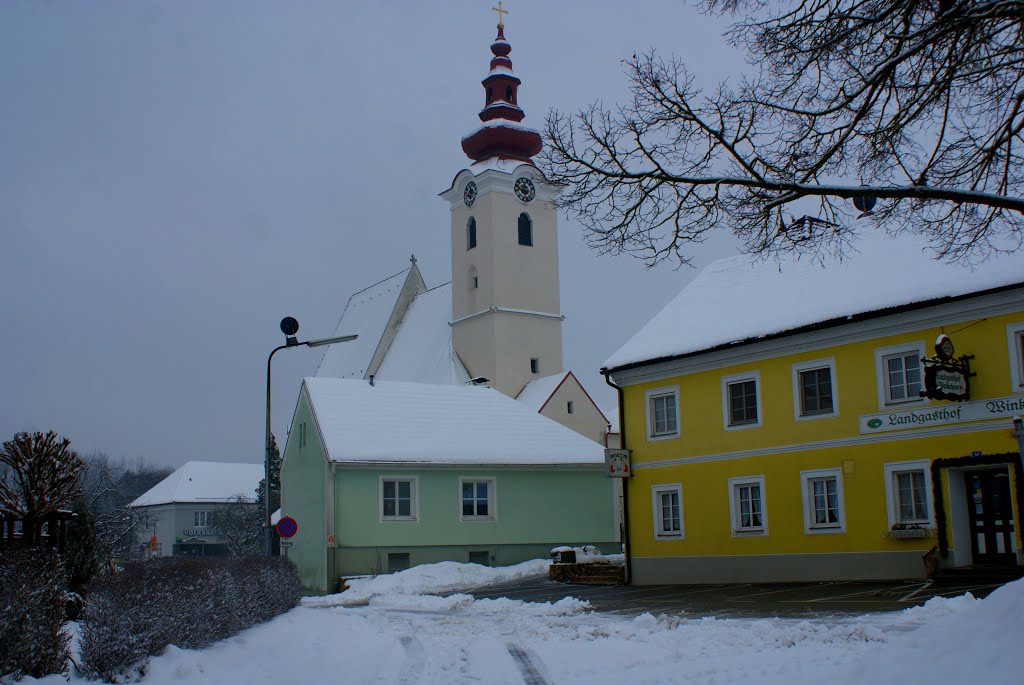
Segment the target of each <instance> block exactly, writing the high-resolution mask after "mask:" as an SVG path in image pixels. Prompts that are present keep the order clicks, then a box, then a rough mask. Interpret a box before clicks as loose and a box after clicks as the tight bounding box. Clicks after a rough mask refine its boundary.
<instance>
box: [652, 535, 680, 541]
mask: <svg viewBox="0 0 1024 685" xmlns="http://www.w3.org/2000/svg"><path fill="white" fill-rule="evenodd" d="M654 539H655V540H682V539H683V534H682V533H655V534H654Z"/></svg>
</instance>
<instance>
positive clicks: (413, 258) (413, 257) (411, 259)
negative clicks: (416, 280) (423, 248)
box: [409, 255, 416, 264]
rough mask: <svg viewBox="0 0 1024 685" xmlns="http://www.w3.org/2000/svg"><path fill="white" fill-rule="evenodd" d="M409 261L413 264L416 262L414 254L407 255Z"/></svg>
mask: <svg viewBox="0 0 1024 685" xmlns="http://www.w3.org/2000/svg"><path fill="white" fill-rule="evenodd" d="M409 261H410V262H412V263H413V264H415V263H416V255H412V256H411V257H409Z"/></svg>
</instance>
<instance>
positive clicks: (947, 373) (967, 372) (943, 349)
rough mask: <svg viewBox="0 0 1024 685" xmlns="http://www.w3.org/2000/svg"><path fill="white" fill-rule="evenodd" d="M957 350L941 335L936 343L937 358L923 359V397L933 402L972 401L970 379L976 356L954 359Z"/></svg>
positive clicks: (950, 341)
mask: <svg viewBox="0 0 1024 685" xmlns="http://www.w3.org/2000/svg"><path fill="white" fill-rule="evenodd" d="M955 353H956V349H955V348H954V347H953V341H952V340H951V339H950V337H949V336H948V335H940V336H939V337H938V339H937V340H936V341H935V356H934V357H923V358H922V359H921V362H922V363H923V364H924V390H922V391H921V396H922V397H927V398H928V399H931V400H950V401H953V402H965V401H967V400H969V399H971V393H970V384H969V383H968V380H967V379H968V378H970V377H971V376H973V375H975V374H973V373H971V360H972V359H974V355H966V354H965V355H962V356H961V357H960V358H959V359H956V358H954V356H953V355H954V354H955Z"/></svg>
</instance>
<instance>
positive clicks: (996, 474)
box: [964, 466, 1017, 566]
mask: <svg viewBox="0 0 1024 685" xmlns="http://www.w3.org/2000/svg"><path fill="white" fill-rule="evenodd" d="M964 485H965V486H966V496H967V512H968V521H969V524H970V529H971V554H972V555H973V557H974V565H975V566H977V565H998V566H1003V565H1014V564H1016V563H1017V555H1016V551H1015V549H1014V544H1013V540H1014V535H1013V531H1014V528H1013V508H1012V504H1011V502H1010V473H1009V469H1007V467H1005V466H1002V467H998V468H991V469H985V470H979V471H974V470H971V471H967V472H965V473H964Z"/></svg>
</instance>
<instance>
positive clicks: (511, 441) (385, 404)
mask: <svg viewBox="0 0 1024 685" xmlns="http://www.w3.org/2000/svg"><path fill="white" fill-rule="evenodd" d="M303 384H304V387H305V388H306V391H307V392H308V394H309V398H310V403H311V404H312V407H313V411H314V413H315V415H316V418H317V425H318V426H319V428H320V431H321V435H322V437H323V440H324V444H325V447H326V449H327V454H328V456H329V458H330V459H331V460H332V461H339V462H392V463H407V462H412V463H442V464H523V465H528V464H579V465H584V464H603V463H604V451H603V450H602V448H601V446H600V445H598V444H597V443H595V442H592V441H591V440H588V439H587V438H585V437H583V436H582V435H580V434H579V433H576V432H574V431H572V430H570V429H568V428H566V427H565V426H562V425H561V424H558V423H555V422H554V421H552V420H551V419H548V418H546V417H544V416H542V415H540V414H538V413H536V412H535V411H533V410H531V409H530V408H528V407H525V406H523V405H521V404H519V403H518V402H516V401H515V400H513V399H511V398H509V397H506V396H505V395H503V394H501V393H500V392H498V391H497V390H494V389H493V388H486V387H480V386H471V385H427V384H423V383H401V382H397V381H381V382H378V383H375V384H374V385H372V386H371V385H370V384H369V382H367V381H355V380H344V379H336V378H306V379H305V380H304V381H303Z"/></svg>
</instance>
